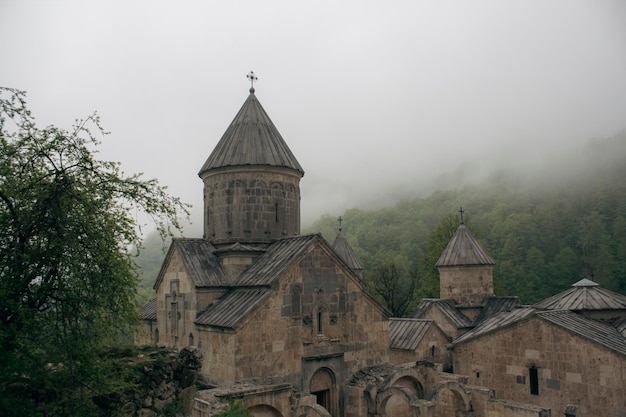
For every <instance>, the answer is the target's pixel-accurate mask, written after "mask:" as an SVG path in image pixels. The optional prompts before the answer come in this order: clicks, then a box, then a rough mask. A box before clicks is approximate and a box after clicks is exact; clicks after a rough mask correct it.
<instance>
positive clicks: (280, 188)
mask: <svg viewBox="0 0 626 417" xmlns="http://www.w3.org/2000/svg"><path fill="white" fill-rule="evenodd" d="M270 188H271V189H272V190H276V191H283V190H284V189H285V186H284V185H283V183H282V182H279V181H272V183H271V184H270Z"/></svg>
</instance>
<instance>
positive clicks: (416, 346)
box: [135, 75, 626, 417]
mask: <svg viewBox="0 0 626 417" xmlns="http://www.w3.org/2000/svg"><path fill="white" fill-rule="evenodd" d="M252 77H253V75H252ZM199 176H200V178H201V180H202V183H203V192H204V225H203V226H204V234H203V237H202V238H176V239H174V240H173V242H172V244H171V246H170V247H169V249H168V252H167V254H166V257H165V260H164V262H163V265H162V267H161V270H160V272H159V274H158V277H157V278H156V282H155V284H154V289H155V293H156V297H155V298H154V299H153V300H152V301H150V302H149V303H148V304H146V305H145V306H144V307H143V309H142V311H141V316H142V325H141V326H140V327H139V328H138V329H137V331H136V332H135V342H136V344H151V345H157V346H165V347H170V348H174V349H182V348H186V347H194V348H196V349H197V350H198V351H199V352H201V355H202V367H201V370H200V372H201V377H202V381H203V384H204V386H205V387H206V389H203V390H201V391H198V393H197V394H196V397H195V399H194V404H193V410H194V414H193V415H194V416H196V417H209V416H211V415H213V414H215V413H217V412H219V411H220V410H223V407H224V406H225V404H231V403H233V401H241V402H242V403H243V404H244V406H245V409H246V411H247V412H248V413H249V414H251V415H253V416H256V417H309V416H321V417H325V416H334V417H365V416H372V417H373V416H381V417H382V416H388V417H391V416H428V417H444V416H468V417H469V416H472V417H479V416H485V417H490V416H510V417H531V416H536V417H547V416H555V415H570V416H583V415H584V416H591V415H605V416H614V417H625V416H626V403H625V402H624V401H625V400H624V399H625V398H626V390H625V388H624V386H625V385H626V342H625V336H626V297H623V296H619V295H617V294H609V293H608V292H606V291H604V292H603V293H602V294H603V295H604V301H605V302H608V303H609V304H610V305H609V306H607V305H605V304H602V305H600V304H598V303H595V304H594V306H595V307H597V308H595V309H592V310H594V311H593V312H591V313H590V314H586V315H580V314H578V313H579V312H572V311H570V310H568V308H569V307H572V306H571V305H568V303H567V302H563V303H562V304H565V305H566V306H565V308H562V307H563V306H562V305H561V304H559V302H558V300H560V298H557V299H555V300H552V301H550V300H546V302H545V303H544V304H540V305H536V306H532V307H528V306H526V307H525V306H522V305H521V303H520V301H519V300H518V299H517V298H516V297H496V296H494V292H493V265H494V264H495V261H494V260H493V259H492V258H491V257H490V256H489V255H488V254H487V252H486V251H485V250H484V249H483V248H482V246H481V245H480V243H478V241H477V240H476V239H474V238H473V236H472V235H471V233H470V232H469V230H468V229H467V227H466V226H465V225H464V224H461V225H460V226H459V229H458V230H457V232H456V234H455V235H454V237H453V238H452V239H451V241H450V244H449V245H448V247H447V248H446V250H445V251H444V253H443V254H442V255H441V257H440V259H439V261H438V262H437V267H438V269H439V271H440V278H441V279H440V284H441V285H440V289H441V298H440V299H426V300H423V301H422V302H421V303H420V305H419V306H418V308H417V311H416V312H415V314H414V316H413V318H410V319H400V318H392V317H390V312H389V311H388V310H387V309H386V308H385V307H384V306H382V305H381V304H380V303H379V302H378V301H377V300H376V299H375V298H373V297H372V296H371V295H370V294H369V292H368V291H367V288H366V283H365V281H364V280H363V275H362V271H363V266H362V265H361V263H360V261H359V259H358V257H357V256H356V255H355V253H354V251H353V250H352V248H351V247H350V245H349V243H348V241H347V240H346V238H345V236H344V235H343V233H342V232H341V230H340V232H339V234H338V235H337V237H336V239H335V241H334V242H333V244H330V243H329V242H327V241H326V240H325V239H324V238H323V237H322V236H321V235H320V234H311V235H301V234H300V180H301V179H302V177H303V176H304V170H303V168H302V167H301V165H300V164H299V162H298V160H297V159H296V157H295V156H294V155H293V153H292V152H291V150H290V149H289V147H288V146H287V143H286V142H285V140H284V139H283V138H282V136H281V135H280V133H279V131H278V129H277V128H276V126H275V125H274V124H273V122H272V120H271V119H270V117H269V116H268V114H267V113H266V111H265V110H264V108H263V107H262V106H261V104H260V102H259V100H258V99H257V97H256V94H255V90H254V88H253V87H252V88H250V92H249V95H248V97H247V99H246V100H245V102H244V103H243V106H242V107H241V109H240V110H239V112H238V113H237V115H236V116H235V118H234V119H233V121H232V122H231V124H230V125H229V126H228V128H227V129H226V131H225V133H224V134H223V136H222V138H221V139H220V140H219V142H218V143H217V145H216V146H215V148H214V149H213V151H212V153H211V154H210V155H209V157H208V158H207V160H206V162H205V163H204V165H203V166H202V167H201V169H200V172H199ZM589 282H591V281H589ZM590 287H591V288H593V283H591V284H590V283H588V282H583V283H581V284H580V285H579V286H578V287H577V288H586V289H587V288H590ZM555 305H557V306H558V307H554V306H555ZM609 307H611V308H612V309H611V308H609ZM607 309H608V310H610V311H607ZM584 310H585V313H589V309H584ZM590 315H591V316H593V317H590ZM600 319H603V320H605V321H604V322H600V321H599V320H600ZM606 320H612V321H611V322H610V323H612V324H607V323H609V322H608V321H606ZM620 320H621V321H620ZM603 326H604V327H603ZM587 327H589V329H591V330H581V329H584V328H587ZM609 328H610V329H612V330H611V332H610V334H605V333H603V332H608V331H609ZM524 332H529V333H530V334H529V335H526V334H525V333H524ZM533 332H535V333H534V335H533ZM537 332H539V333H537ZM561 333H563V334H562V335H561ZM549 334H554V335H556V336H553V337H549ZM600 334H605V336H606V337H603V338H600V337H599V335H600ZM557 339H558V340H557ZM564 341H567V343H574V344H575V346H578V347H576V348H573V347H568V346H570V345H569V344H564ZM518 342H524V343H525V342H528V343H529V344H530V346H532V349H531V348H530V347H525V346H526V345H523V346H522V345H520V343H518ZM583 345H584V346H583ZM587 345H589V346H588V347H587ZM548 352H549V353H548ZM586 354H592V355H594V356H593V358H590V357H588V356H585V355H586ZM559 355H560V356H559ZM494 358H497V360H493V359H494ZM570 360H575V361H577V363H576V364H572V366H569V365H567V363H569V361H570ZM589 360H592V361H594V362H593V363H595V365H593V368H592V369H593V378H597V379H594V380H593V381H587V379H588V378H589V377H590V374H589V373H587V372H585V369H586V368H585V367H586V366H587V362H589ZM609 368H611V369H609ZM529 372H530V373H529ZM570 382H571V383H572V384H574V385H572V384H570ZM594 383H595V384H596V385H597V387H598V389H596V390H595V391H594V390H593V389H591V388H590V385H593V384H594ZM576 384H577V385H576ZM544 386H546V387H547V388H544ZM493 387H497V388H493ZM538 387H541V388H540V389H539V388H538ZM571 387H574V388H571ZM537 390H539V391H540V392H542V393H544V392H550V393H553V392H552V391H554V393H556V394H555V396H554V397H553V398H555V399H550V400H546V399H545V398H546V396H545V394H544V397H543V398H541V395H540V394H535V391H537ZM548 390H552V391H548ZM582 392H585V393H587V394H586V395H587V397H584V401H582V402H581V401H578V400H577V399H576V398H578V397H576V395H578V394H580V393H582ZM598 393H602V394H603V398H605V400H606V401H610V402H612V403H613V405H609V406H607V404H606V403H605V404H600V405H597V406H593V405H585V404H586V402H590V401H592V398H594V395H596V394H598ZM577 401H578V402H577ZM583 402H585V403H584V404H583ZM614 404H617V405H614ZM220 407H221V408H220ZM611 407H612V408H611ZM551 410H554V411H551ZM597 410H600V411H602V412H604V411H607V410H608V411H610V413H605V414H594V413H597ZM568 412H569V414H567V413H568ZM551 413H552V414H551Z"/></svg>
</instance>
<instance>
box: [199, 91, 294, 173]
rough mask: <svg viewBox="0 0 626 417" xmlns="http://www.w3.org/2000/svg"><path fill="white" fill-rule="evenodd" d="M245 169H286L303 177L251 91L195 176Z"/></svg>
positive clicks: (291, 154) (284, 143) (287, 148)
mask: <svg viewBox="0 0 626 417" xmlns="http://www.w3.org/2000/svg"><path fill="white" fill-rule="evenodd" d="M248 165H264V166H274V167H283V168H289V169H293V170H295V171H298V172H299V173H300V176H302V175H304V170H303V169H302V166H300V163H299V162H298V160H297V159H296V157H295V156H294V155H293V153H292V152H291V150H290V149H289V147H288V146H287V143H286V142H285V140H284V139H283V138H282V136H281V135H280V133H279V132H278V129H277V128H276V126H274V123H273V122H272V120H271V119H270V117H269V116H268V115H267V113H266V112H265V110H264V109H263V106H261V103H260V102H259V101H258V99H257V98H256V96H255V95H254V92H252V91H251V92H250V95H249V96H248V98H247V100H246V101H245V102H244V104H243V106H242V107H241V109H240V110H239V112H238V113H237V115H236V116H235V118H234V119H233V121H232V122H231V124H230V125H229V126H228V128H227V129H226V132H224V135H223V136H222V138H221V139H220V141H219V142H218V143H217V145H216V146H215V149H213V152H211V155H210V156H209V158H208V159H207V160H206V162H205V163H204V165H203V166H202V168H201V169H200V172H199V175H200V176H202V174H203V173H204V172H206V171H208V170H211V169H217V168H223V167H232V166H248Z"/></svg>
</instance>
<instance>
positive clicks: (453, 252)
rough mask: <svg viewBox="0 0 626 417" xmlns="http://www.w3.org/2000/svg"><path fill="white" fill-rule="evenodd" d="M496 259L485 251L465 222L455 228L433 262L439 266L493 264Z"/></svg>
mask: <svg viewBox="0 0 626 417" xmlns="http://www.w3.org/2000/svg"><path fill="white" fill-rule="evenodd" d="M495 264H496V261H494V259H493V258H492V257H491V256H490V255H489V254H488V253H487V251H485V249H484V248H483V247H482V245H481V244H480V243H478V241H477V240H476V238H474V236H472V234H471V233H470V231H469V229H468V228H467V227H466V226H465V224H463V223H461V225H460V226H459V227H458V229H456V232H455V233H454V236H452V239H450V242H448V246H446V248H445V249H444V251H443V253H442V254H441V256H440V257H439V259H438V260H437V263H436V264H435V266H436V267H440V266H462V265H495Z"/></svg>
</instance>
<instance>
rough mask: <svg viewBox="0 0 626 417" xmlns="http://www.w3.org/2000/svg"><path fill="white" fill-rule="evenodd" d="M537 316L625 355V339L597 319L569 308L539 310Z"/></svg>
mask: <svg viewBox="0 0 626 417" xmlns="http://www.w3.org/2000/svg"><path fill="white" fill-rule="evenodd" d="M537 316H539V317H541V318H542V319H544V320H546V321H549V322H551V323H554V324H556V325H557V326H559V327H562V328H564V329H565V330H568V331H570V332H572V333H575V334H577V335H579V336H581V337H583V338H584V339H587V340H589V341H591V342H595V343H598V344H600V345H602V346H604V347H606V348H608V349H610V350H612V351H614V352H617V353H620V354H622V355H626V339H624V336H622V334H621V333H620V332H619V331H618V330H617V329H616V328H615V327H613V326H610V325H608V324H605V323H602V322H600V321H597V320H592V319H587V318H585V317H583V316H581V315H579V314H576V313H574V312H571V311H569V310H557V311H541V312H538V313H537Z"/></svg>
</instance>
